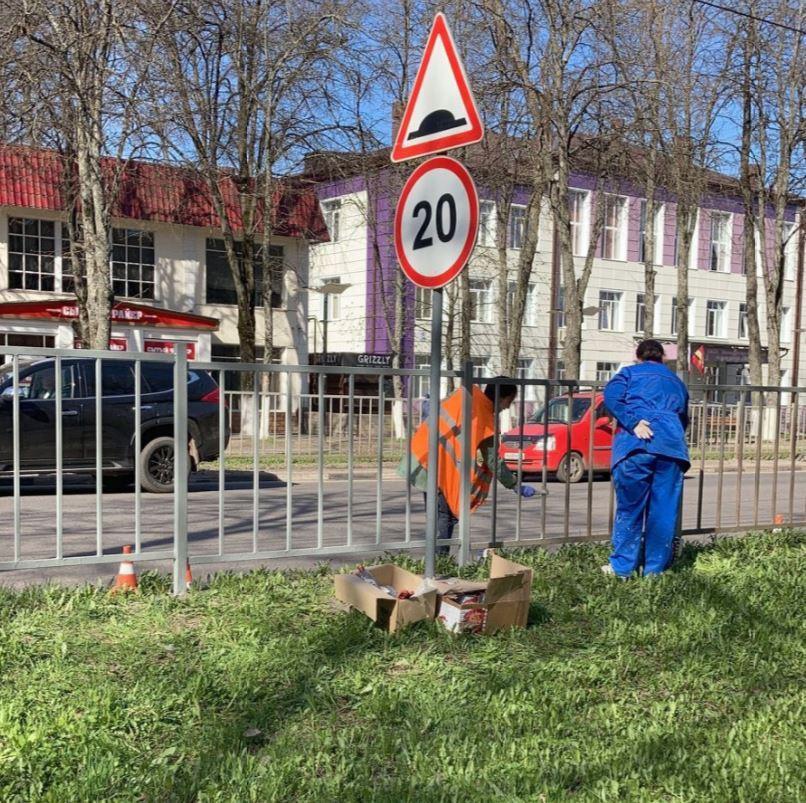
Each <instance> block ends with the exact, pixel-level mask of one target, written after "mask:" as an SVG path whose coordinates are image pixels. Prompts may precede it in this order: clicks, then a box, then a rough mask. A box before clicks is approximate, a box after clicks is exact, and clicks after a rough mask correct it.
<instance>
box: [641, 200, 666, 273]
mask: <svg viewBox="0 0 806 803" xmlns="http://www.w3.org/2000/svg"><path fill="white" fill-rule="evenodd" d="M646 216H647V202H646V200H642V201H641V214H640V217H639V222H638V261H639V262H646V257H647V254H646ZM654 236H655V254H654V256H653V258H652V262H653V264H655V265H661V264H662V263H663V204H659V203H657V202H656V203H655V228H654Z"/></svg>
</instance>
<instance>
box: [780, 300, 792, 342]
mask: <svg viewBox="0 0 806 803" xmlns="http://www.w3.org/2000/svg"><path fill="white" fill-rule="evenodd" d="M790 313H791V309H790V307H781V342H782V343H790V342H791V341H792V316H791V314H790Z"/></svg>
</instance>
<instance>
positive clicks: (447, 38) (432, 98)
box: [391, 13, 484, 162]
mask: <svg viewBox="0 0 806 803" xmlns="http://www.w3.org/2000/svg"><path fill="white" fill-rule="evenodd" d="M483 136H484V128H483V126H482V124H481V118H480V117H479V113H478V110H477V109H476V102H475V101H474V100H473V93H472V92H471V91H470V84H469V83H468V80H467V76H466V75H465V68H464V67H463V66H462V61H461V59H460V58H459V53H458V52H457V50H456V45H455V44H454V41H453V37H452V36H451V32H450V30H449V29H448V22H447V20H446V19H445V16H444V15H443V14H441V13H440V14H437V16H436V19H435V20H434V26H433V28H431V33H430V34H429V36H428V42H427V43H426V46H425V52H424V53H423V60H422V62H420V68H419V69H418V70H417V77H416V78H415V79H414V88H413V89H412V91H411V96H410V97H409V102H408V104H407V105H406V111H405V113H404V114H403V119H402V121H401V123H400V128H399V129H398V132H397V137H396V138H395V144H394V147H393V148H392V154H391V158H392V161H393V162H404V161H406V159H415V158H417V157H418V156H430V155H431V154H434V153H441V152H442V151H446V150H448V149H449V148H458V147H460V146H462V145H470V144H471V143H473V142H478V141H479V140H480V139H481V138H482V137H483Z"/></svg>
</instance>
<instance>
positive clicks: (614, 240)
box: [602, 195, 627, 260]
mask: <svg viewBox="0 0 806 803" xmlns="http://www.w3.org/2000/svg"><path fill="white" fill-rule="evenodd" d="M626 212H627V199H626V198H622V197H621V196H619V195H608V196H607V197H606V198H605V209H604V216H605V219H604V230H603V231H602V257H603V258H604V259H622V260H623V259H625V258H626V251H627V248H626V245H627V236H626V235H627V214H626Z"/></svg>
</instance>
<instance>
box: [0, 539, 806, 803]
mask: <svg viewBox="0 0 806 803" xmlns="http://www.w3.org/2000/svg"><path fill="white" fill-rule="evenodd" d="M605 554H606V553H605V550H604V549H602V548H599V547H587V546H586V547H575V548H568V549H566V550H563V551H562V552H560V553H559V554H556V555H547V554H545V553H543V552H540V551H534V552H529V553H524V554H520V557H519V559H520V560H522V561H523V562H526V563H528V564H529V565H531V566H533V567H534V569H535V583H534V595H533V604H532V608H531V616H530V625H529V627H528V628H527V629H526V630H520V631H511V632H509V633H502V634H499V635H497V636H493V637H486V638H485V637H472V636H468V637H454V636H451V635H449V634H447V633H444V632H442V631H441V630H440V628H439V626H438V625H436V624H434V623H420V624H419V625H417V626H415V627H412V628H410V629H408V630H405V631H403V632H402V633H400V634H398V635H397V636H389V635H387V634H385V633H383V632H381V631H379V630H377V629H375V628H374V627H373V626H372V624H371V623H370V622H369V620H367V619H366V618H365V617H363V616H362V615H360V614H357V613H351V614H346V613H344V612H342V611H341V610H339V609H338V607H337V606H336V605H335V604H333V602H332V599H331V589H332V582H331V578H330V576H329V575H328V573H327V572H326V571H324V570H323V571H320V572H313V573H281V572H269V571H256V572H254V573H252V574H250V575H248V576H245V577H235V576H231V575H221V576H218V577H217V578H216V579H215V580H214V581H213V582H212V584H211V585H210V587H209V588H208V589H206V590H199V591H194V592H192V593H191V594H190V595H189V596H188V597H186V598H185V599H172V598H171V597H170V596H168V594H167V590H168V585H167V581H166V580H165V579H164V578H158V577H155V576H147V577H146V579H145V582H144V583H143V588H142V589H141V591H140V592H139V593H137V594H135V595H132V596H130V597H117V598H114V597H110V596H108V595H107V594H106V593H105V592H103V591H100V590H97V589H93V588H90V587H85V588H81V589H76V590H63V589H58V588H55V587H47V588H37V589H32V590H28V591H24V592H21V593H12V592H8V591H0V678H2V681H0V684H1V685H0V799H2V800H3V801H15V800H35V801H54V802H55V801H59V803H62V802H63V801H73V800H76V801H79V800H80V801H94V800H104V801H106V800H132V801H135V800H148V801H271V800H293V801H298V800H299V801H353V800H355V801H368V800H373V801H405V800H411V801H431V800H434V801H436V800H455V801H469V800H479V801H481V800H502V801H541V800H546V801H563V800H573V801H578V800H579V801H615V800H640V801H684V800H685V801H688V800H698V801H776V803H777V802H779V801H797V800H803V799H806V780H805V779H804V763H803V749H802V737H803V722H804V719H806V710H805V706H804V704H805V703H806V686H805V685H804V659H805V658H806V655H805V654H804V644H806V638H805V637H806V628H805V627H804V617H803V582H804V576H805V575H806V571H805V570H806V537H805V536H804V535H803V534H796V533H786V532H785V533H781V534H778V535H758V536H750V537H748V538H746V539H743V540H732V541H723V542H720V543H719V544H717V545H716V546H712V547H704V548H697V549H694V548H687V550H686V552H685V554H684V557H683V560H682V562H681V564H680V565H679V566H678V567H677V568H676V569H675V570H673V571H672V572H669V573H667V574H666V575H664V576H663V577H660V578H657V579H654V580H646V581H641V580H633V581H630V582H626V583H622V582H619V581H618V580H615V579H613V578H607V577H605V576H603V575H602V574H601V573H600V572H599V570H598V567H599V565H600V564H601V563H602V561H603V559H604V557H605ZM401 561H402V562H403V563H405V564H406V565H410V566H411V565H415V564H413V563H412V561H410V560H407V559H401ZM441 568H442V569H443V570H445V569H447V568H448V567H447V565H444V566H442V567H441ZM483 571H484V567H483V566H482V567H472V568H471V569H469V570H468V571H467V572H466V574H468V575H472V574H473V573H474V572H479V573H483Z"/></svg>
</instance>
